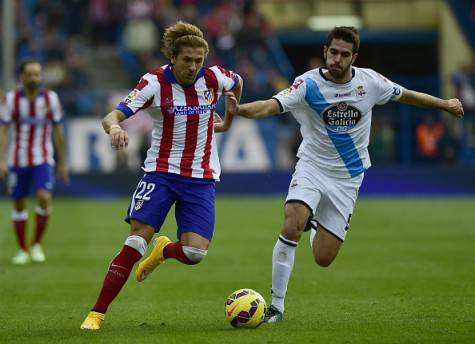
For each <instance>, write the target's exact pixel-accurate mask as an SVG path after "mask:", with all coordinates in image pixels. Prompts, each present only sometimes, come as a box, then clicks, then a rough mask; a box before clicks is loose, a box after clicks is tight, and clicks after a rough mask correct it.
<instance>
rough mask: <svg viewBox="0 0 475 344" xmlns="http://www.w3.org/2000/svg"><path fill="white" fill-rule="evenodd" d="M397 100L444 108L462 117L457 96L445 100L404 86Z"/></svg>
mask: <svg viewBox="0 0 475 344" xmlns="http://www.w3.org/2000/svg"><path fill="white" fill-rule="evenodd" d="M399 102H401V103H405V104H410V105H415V106H420V107H432V108H436V109H440V110H444V111H447V112H448V113H450V114H451V115H453V116H455V117H458V118H462V117H463V114H464V111H463V106H462V103H461V102H460V100H458V99H457V98H452V99H448V100H445V99H440V98H437V97H434V96H431V95H430V94H427V93H422V92H416V91H413V90H408V89H406V88H403V89H402V94H401V97H400V98H399Z"/></svg>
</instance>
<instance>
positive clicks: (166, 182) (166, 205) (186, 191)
mask: <svg viewBox="0 0 475 344" xmlns="http://www.w3.org/2000/svg"><path fill="white" fill-rule="evenodd" d="M214 193H215V182H214V180H206V179H198V178H191V177H184V176H180V175H178V174H172V173H161V172H150V173H145V175H144V176H143V177H142V179H141V180H140V182H139V184H138V186H137V189H136V190H135V192H134V195H133V196H132V201H131V202H130V205H129V209H128V210H127V216H126V217H125V221H126V222H128V223H130V219H136V220H139V221H141V222H143V223H146V224H147V225H149V226H152V227H153V228H154V229H155V232H156V233H158V232H159V231H160V228H161V227H162V225H163V221H165V218H166V217H167V214H168V211H169V210H170V208H171V206H172V205H173V204H175V219H176V223H177V225H178V230H177V236H178V239H180V238H181V235H182V233H185V232H193V233H196V234H199V235H201V236H203V237H205V238H206V239H208V240H210V241H211V239H212V237H213V232H214Z"/></svg>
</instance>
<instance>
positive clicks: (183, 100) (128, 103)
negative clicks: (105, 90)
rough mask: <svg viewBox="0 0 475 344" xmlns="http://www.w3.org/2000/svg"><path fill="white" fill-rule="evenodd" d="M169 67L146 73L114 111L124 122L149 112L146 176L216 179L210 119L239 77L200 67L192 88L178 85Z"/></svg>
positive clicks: (216, 67) (220, 69)
mask: <svg viewBox="0 0 475 344" xmlns="http://www.w3.org/2000/svg"><path fill="white" fill-rule="evenodd" d="M171 68H173V67H172V66H171V65H165V66H162V67H161V68H159V69H157V70H154V71H151V72H149V73H147V74H145V75H144V76H143V77H142V78H141V80H140V82H139V83H138V85H137V86H136V87H135V89H134V90H133V91H132V92H130V94H129V95H128V96H127V97H126V98H125V99H124V101H122V102H121V103H120V104H119V105H118V106H117V109H118V110H120V111H122V112H123V113H124V114H125V115H126V116H127V117H130V116H132V115H133V114H135V113H136V112H137V111H139V110H141V109H145V108H148V109H149V110H148V111H149V112H150V114H151V116H152V117H153V119H154V129H153V132H152V145H151V147H150V148H149V150H148V152H147V158H146V159H145V162H144V170H145V171H146V172H153V171H158V172H167V173H175V174H179V175H182V176H187V177H194V178H204V179H215V180H219V175H220V173H221V167H220V165H219V159H218V151H217V147H216V142H215V137H214V130H213V115H214V109H215V107H216V103H217V102H218V99H219V97H220V96H221V94H222V92H226V91H229V90H232V89H233V88H234V87H235V86H236V85H237V84H238V82H239V76H238V75H237V74H235V73H233V72H232V71H229V70H226V69H224V68H221V67H219V66H213V67H211V68H205V67H203V68H202V69H201V70H200V71H199V73H198V75H197V78H196V80H195V83H194V84H193V85H190V86H182V85H180V84H179V83H178V82H177V81H176V79H175V77H174V75H173V72H172V70H171Z"/></svg>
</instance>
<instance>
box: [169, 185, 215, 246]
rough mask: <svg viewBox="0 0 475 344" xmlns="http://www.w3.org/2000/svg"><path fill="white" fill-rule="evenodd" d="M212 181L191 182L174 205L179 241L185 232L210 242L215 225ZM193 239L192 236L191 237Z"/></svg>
mask: <svg viewBox="0 0 475 344" xmlns="http://www.w3.org/2000/svg"><path fill="white" fill-rule="evenodd" d="M214 201H215V184H214V181H205V180H197V181H191V182H189V183H188V184H187V185H186V188H184V189H183V192H181V193H180V195H179V199H178V200H177V202H176V205H175V218H176V222H177V225H178V233H177V236H178V238H179V239H181V238H182V235H183V234H184V233H187V232H191V233H195V234H197V235H199V236H201V237H203V238H205V239H207V240H208V241H211V240H212V238H213V233H214V223H215V208H214ZM193 237H194V236H193Z"/></svg>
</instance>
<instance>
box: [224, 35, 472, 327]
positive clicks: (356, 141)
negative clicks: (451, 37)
mask: <svg viewBox="0 0 475 344" xmlns="http://www.w3.org/2000/svg"><path fill="white" fill-rule="evenodd" d="M359 45H360V39H359V35H358V31H357V30H356V29H355V28H353V27H336V28H334V29H333V30H332V31H331V32H330V33H329V35H328V37H327V41H326V44H325V46H324V50H323V54H324V58H325V67H322V68H316V69H312V70H310V71H308V72H306V73H304V74H303V75H301V76H299V77H297V78H296V79H295V82H294V83H293V85H292V86H291V87H289V88H288V89H286V90H283V91H281V92H280V93H278V94H277V95H275V96H274V97H272V98H271V99H268V100H262V101H255V102H252V103H248V104H241V105H239V104H238V101H237V100H236V99H235V97H234V96H233V95H232V94H227V96H228V97H227V99H226V103H227V108H228V110H229V111H230V112H231V113H233V114H235V115H240V116H244V117H248V118H262V117H266V116H270V115H275V114H280V113H283V112H287V111H291V112H292V114H293V116H294V117H295V118H296V120H297V121H298V122H299V124H300V130H301V133H302V137H303V140H302V143H301V144H300V147H299V150H298V153H297V157H298V158H299V159H298V162H297V165H296V168H295V172H294V174H293V176H292V180H291V182H290V186H289V190H288V195H287V198H286V202H285V211H284V213H285V220H284V225H283V228H282V231H281V233H280V236H279V238H278V240H277V242H276V244H275V246H274V250H273V254H272V304H271V306H270V307H269V309H268V311H267V314H266V318H265V321H266V322H268V323H273V322H278V321H281V320H283V314H284V299H285V295H286V292H287V286H288V282H289V279H290V275H291V272H292V269H293V265H294V256H295V249H296V247H297V244H298V242H299V240H300V238H301V236H302V233H303V232H304V231H305V230H306V229H310V228H312V232H311V236H310V240H311V245H312V250H313V256H314V259H315V262H316V263H317V264H318V265H319V266H322V267H327V266H329V265H330V264H331V263H332V262H333V260H334V259H335V258H336V256H337V254H338V251H339V250H340V247H341V244H342V243H343V241H344V239H345V236H346V233H347V230H348V228H349V225H350V219H351V215H352V213H353V209H354V206H355V202H356V198H357V196H358V190H359V187H360V185H361V183H362V181H363V176H364V172H365V171H366V170H367V169H368V168H369V167H370V166H371V163H370V159H369V154H368V149H367V147H368V143H369V135H370V126H371V111H372V108H373V107H374V106H375V105H382V104H385V103H387V102H388V101H389V100H393V101H398V102H401V103H406V104H411V105H416V106H421V107H432V108H436V109H440V110H444V111H447V112H448V113H450V114H451V115H453V116H455V117H457V118H461V117H463V113H464V112H463V108H462V105H461V103H460V101H459V100H458V99H449V100H443V99H440V98H437V97H434V96H431V95H429V94H425V93H420V92H416V91H412V90H409V89H406V88H404V87H402V86H400V85H398V84H396V83H394V82H392V81H390V80H388V79H387V78H385V77H384V76H382V75H380V74H378V73H377V72H375V71H373V70H371V69H366V68H357V67H354V66H353V63H354V62H355V60H356V58H357V57H358V48H359Z"/></svg>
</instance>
